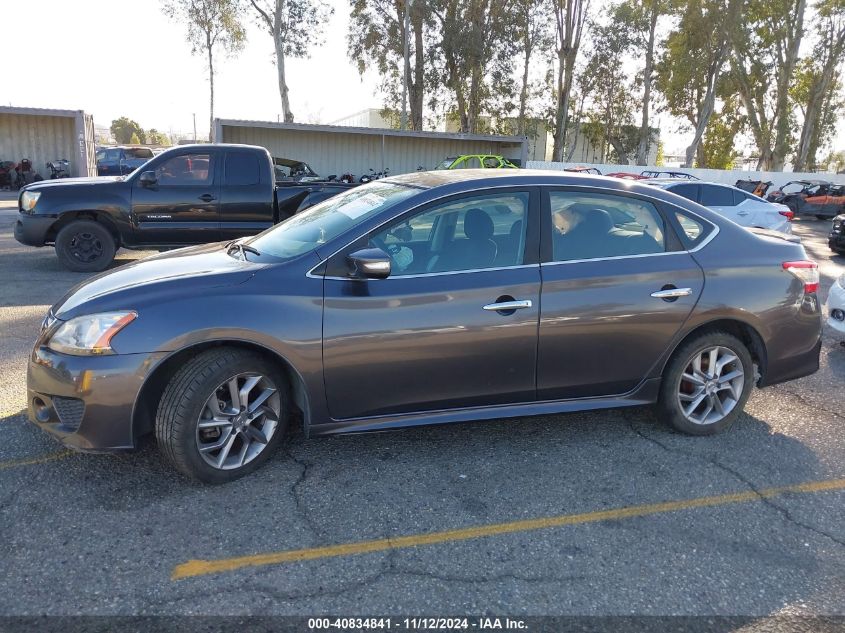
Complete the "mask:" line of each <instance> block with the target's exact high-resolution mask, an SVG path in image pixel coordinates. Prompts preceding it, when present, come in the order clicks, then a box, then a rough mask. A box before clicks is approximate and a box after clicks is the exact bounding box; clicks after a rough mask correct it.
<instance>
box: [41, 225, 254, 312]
mask: <svg viewBox="0 0 845 633" xmlns="http://www.w3.org/2000/svg"><path fill="white" fill-rule="evenodd" d="M266 266H267V264H266V263H263V264H262V263H256V262H250V261H244V260H242V259H239V258H236V257H231V256H229V255H227V254H226V249H225V248H224V244H223V243H222V242H218V243H214V244H204V245H201V246H191V247H188V248H181V249H178V250H174V251H170V252H168V253H163V254H161V255H155V256H153V257H148V258H146V259H142V260H139V261H137V262H133V263H131V264H127V265H126V266H121V267H120V268H116V269H115V270H112V271H110V272H106V273H103V274H100V275H97V276H96V277H93V278H91V279H89V280H87V281H84V282H83V283H81V284H79V285H78V286H76V287H74V288H73V289H71V291H70V292H68V293H67V294H66V295H65V296H64V297H63V298H62V299H61V300H60V301H59V302H58V303H56V304H55V305H54V306H53V308H52V310H51V311H52V313H53V315H54V316H56V317H58V318H59V319H63V320H66V319H70V318H73V317H75V316H79V315H81V314H91V313H94V312H103V311H109V310H131V309H136V308H139V307H140V306H142V305H143V304H144V303H148V302H162V301H167V300H168V299H170V298H173V297H181V298H184V297H185V295H186V294H187V295H190V294H204V293H208V292H211V291H212V290H213V289H214V288H224V287H230V286H233V285H237V284H241V283H244V282H245V281H248V280H249V279H250V278H251V277H252V276H253V275H254V274H255V272H256V271H258V270H260V269H262V268H265V267H266Z"/></svg>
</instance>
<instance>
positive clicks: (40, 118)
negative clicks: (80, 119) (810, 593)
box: [0, 112, 86, 178]
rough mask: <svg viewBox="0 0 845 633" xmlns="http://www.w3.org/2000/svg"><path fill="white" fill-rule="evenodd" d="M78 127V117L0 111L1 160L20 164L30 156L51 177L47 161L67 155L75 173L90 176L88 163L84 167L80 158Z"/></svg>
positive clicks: (42, 172) (34, 163) (38, 169)
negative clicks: (87, 168) (88, 174)
mask: <svg viewBox="0 0 845 633" xmlns="http://www.w3.org/2000/svg"><path fill="white" fill-rule="evenodd" d="M75 128H76V120H75V118H74V117H68V116H50V115H30V114H7V113H3V112H0V160H12V161H15V162H16V163H17V162H20V160H21V159H22V158H29V159H30V160H31V161H32V166H33V167H34V168H35V170H36V171H37V172H38V173H39V174H41V175H42V176H43V177H44V178H49V177H50V170H49V169H47V162H48V161H53V160H56V159H59V158H67V159H68V160H69V161H71V174H73V175H79V174H80V173H81V174H82V175H86V169H85V166H84V165H82V166H80V165H79V160H78V159H77V156H78V149H77V147H78V145H77V139H76V129H75ZM80 167H82V170H81V171H80Z"/></svg>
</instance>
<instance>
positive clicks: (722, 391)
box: [657, 332, 754, 435]
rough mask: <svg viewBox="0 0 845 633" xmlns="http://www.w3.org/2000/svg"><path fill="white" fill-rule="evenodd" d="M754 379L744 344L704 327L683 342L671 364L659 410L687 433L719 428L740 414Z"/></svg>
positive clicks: (728, 423)
mask: <svg viewBox="0 0 845 633" xmlns="http://www.w3.org/2000/svg"><path fill="white" fill-rule="evenodd" d="M753 383H754V364H753V361H752V359H751V354H750V353H749V351H748V348H747V347H746V346H745V344H743V342H742V341H740V340H739V339H738V338H737V337H735V336H733V335H731V334H728V333H726V332H710V333H705V334H702V335H700V336H697V337H695V338H693V339H691V340H689V341H687V342H686V343H684V344H683V345H681V347H679V348H678V349H677V350H676V351H675V354H674V355H673V356H672V358H671V360H670V361H669V363H668V364H667V366H666V370H665V371H664V373H663V380H662V383H661V385H660V396H659V400H658V403H657V408H658V413H659V415H660V418H661V419H662V420H663V421H665V422H667V423H668V424H670V425H671V426H673V427H674V428H676V429H677V430H679V431H682V432H684V433H688V434H690V435H711V434H713V433H718V432H719V431H722V430H724V429H726V428H728V427H729V426H730V425H731V424H733V422H734V420H736V418H737V417H739V415H740V413H741V412H742V409H743V407H744V406H745V403H746V401H747V400H748V396H749V395H750V394H751V388H752V386H753Z"/></svg>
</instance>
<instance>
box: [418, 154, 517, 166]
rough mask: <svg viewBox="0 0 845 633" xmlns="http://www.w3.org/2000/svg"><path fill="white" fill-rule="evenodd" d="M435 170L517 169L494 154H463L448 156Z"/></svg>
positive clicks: (502, 157) (505, 159)
mask: <svg viewBox="0 0 845 633" xmlns="http://www.w3.org/2000/svg"><path fill="white" fill-rule="evenodd" d="M435 169H518V168H517V166H516V165H514V164H513V163H512V162H510V161H509V160H508V159H507V158H505V157H504V156H496V155H494V154H463V155H461V156H449V157H448V158H446V159H445V160H444V161H443V162H442V163H440V164H439V165H438V166H437V167H435Z"/></svg>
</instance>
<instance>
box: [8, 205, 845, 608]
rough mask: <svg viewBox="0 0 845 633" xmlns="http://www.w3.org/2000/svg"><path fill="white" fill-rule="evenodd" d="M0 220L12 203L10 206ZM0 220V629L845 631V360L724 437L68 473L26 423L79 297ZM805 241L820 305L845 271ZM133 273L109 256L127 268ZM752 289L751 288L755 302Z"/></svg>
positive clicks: (313, 452)
mask: <svg viewBox="0 0 845 633" xmlns="http://www.w3.org/2000/svg"><path fill="white" fill-rule="evenodd" d="M4 204H5V205H6V207H5V208H3V207H4ZM13 204H14V203H13V202H11V203H9V202H6V203H4V202H2V201H0V331H2V339H0V385H2V387H3V388H2V390H0V534H2V538H0V561H2V567H3V573H2V574H0V614H2V615H10V614H15V615H27V614H28V615H41V614H229V615H241V614H257V615H264V614H300V615H313V614H335V615H343V616H352V615H376V614H403V615H448V614H452V615H454V614H470V613H471V614H498V615H531V614H535V615H539V614H577V615H751V616H769V615H814V614H816V615H817V614H840V615H845V429H843V425H845V405H843V385H845V348H843V347H841V346H840V345H839V340H838V339H837V337H835V336H834V335H833V333H832V332H831V331H830V330H827V329H826V330H825V335H824V341H823V347H822V355H821V364H822V366H821V369H820V371H819V372H818V373H816V374H815V375H813V376H809V377H807V378H803V379H801V380H797V381H794V382H790V383H786V384H783V385H777V386H774V387H771V388H767V389H764V390H756V391H755V392H754V394H753V395H752V398H751V400H750V402H749V404H748V406H747V413H746V414H745V415H743V416H742V417H741V418H740V420H739V421H738V423H737V424H736V425H735V426H734V427H733V428H732V429H730V430H729V431H728V432H726V433H724V434H721V435H718V436H715V437H701V438H696V437H687V436H683V435H680V434H677V433H674V432H672V431H670V430H669V429H667V428H665V427H663V426H662V425H661V424H659V423H658V422H657V421H656V420H655V418H654V416H653V414H652V412H651V410H650V409H648V408H641V409H627V410H611V411H600V412H594V413H580V414H570V415H559V416H545V417H537V418H530V419H529V418H526V419H517V420H509V421H494V422H486V423H471V424H462V425H452V426H441V427H429V428H415V429H410V430H405V431H397V432H390V433H378V434H368V435H357V436H346V437H335V438H328V439H324V438H318V439H311V440H305V439H303V438H302V437H301V436H300V435H299V434H298V433H295V434H294V435H293V436H292V437H291V438H290V441H289V442H288V444H287V445H286V446H285V447H284V448H283V449H282V450H280V451H279V453H278V455H276V456H275V458H274V459H272V460H271V461H270V462H269V463H268V464H267V465H265V466H264V467H262V468H261V469H260V470H259V471H257V472H256V473H254V474H253V475H251V476H248V477H246V478H244V479H241V480H239V481H236V482H234V483H231V484H227V485H224V486H218V487H209V486H202V485H198V484H195V483H192V482H189V481H187V480H186V479H184V478H182V477H180V476H178V475H177V474H175V473H174V472H173V471H172V470H171V469H170V468H169V467H168V466H167V465H166V464H165V463H164V462H163V461H162V460H161V458H160V457H159V456H158V454H157V452H156V450H155V445H154V443H153V442H152V441H148V442H147V443H145V445H144V446H143V448H142V449H141V450H140V451H139V452H136V453H132V454H126V455H83V454H75V453H69V452H67V451H64V450H62V448H61V447H60V446H59V445H58V444H57V443H56V442H55V441H53V440H52V439H51V438H49V437H48V436H47V435H45V434H44V433H42V432H41V431H39V430H38V429H37V428H35V427H34V426H32V425H30V424H29V423H28V422H27V421H26V419H25V415H24V413H23V409H24V401H25V363H26V356H27V354H28V351H29V349H30V346H31V344H32V342H33V340H34V338H35V336H36V333H37V331H38V327H39V324H40V322H41V319H42V318H43V316H44V314H45V312H46V310H47V308H48V307H49V305H50V304H52V303H53V302H54V301H56V300H58V299H59V298H60V297H61V296H62V295H63V294H64V293H65V292H66V291H67V290H68V289H69V288H70V287H71V286H73V285H74V284H76V283H79V282H80V281H82V280H83V279H84V278H85V276H84V275H81V274H76V273H70V272H66V271H63V270H62V269H61V268H60V267H59V265H58V262H57V260H56V257H55V254H54V253H53V251H52V249H34V248H27V247H23V246H21V245H19V244H18V243H17V242H15V241H14V239H13V238H12V226H13V222H14V219H15V210H14V208H13ZM827 228H828V223H827V222H818V221H807V222H796V223H795V232H796V233H797V234H799V235H800V236H801V237H802V238H803V240H804V244H805V246H806V248H807V250H808V252H809V254H810V255H811V257H813V258H814V259H816V260H817V261H819V262H820V264H821V273H822V289H821V291H820V296H821V297H822V298H825V297H826V296H827V291H828V289H829V287H830V285H831V283H832V282H833V281H834V279H835V278H836V276H837V275H839V274H841V273H842V272H845V258H842V257H832V253H830V252H829V251H828V249H827V245H826V241H825V238H824V236H825V233H826V230H827ZM141 255H143V254H141V253H131V252H130V253H127V252H124V251H122V252H121V253H120V254H119V256H118V261H117V263H116V265H121V264H122V263H125V262H126V261H129V260H131V259H135V258H137V257H139V256H141ZM750 283H753V280H750Z"/></svg>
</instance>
